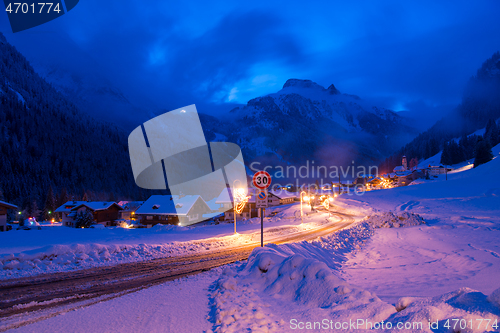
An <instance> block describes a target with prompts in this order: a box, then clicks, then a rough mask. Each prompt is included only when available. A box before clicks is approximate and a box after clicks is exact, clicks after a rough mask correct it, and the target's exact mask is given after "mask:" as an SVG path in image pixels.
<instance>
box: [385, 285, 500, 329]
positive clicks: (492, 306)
mask: <svg viewBox="0 0 500 333" xmlns="http://www.w3.org/2000/svg"><path fill="white" fill-rule="evenodd" d="M499 295H500V289H497V290H496V291H495V292H493V294H491V295H490V296H489V297H486V295H484V294H483V293H480V292H478V291H475V290H472V289H469V288H461V289H459V290H456V291H453V292H450V293H446V294H444V295H440V296H437V297H432V298H422V299H418V298H411V297H404V298H401V299H400V300H399V301H398V302H397V304H396V309H397V310H398V311H399V312H398V313H396V314H393V315H392V316H391V317H389V318H388V319H387V320H386V321H388V322H391V323H393V325H394V326H396V325H397V323H398V322H408V323H412V329H409V330H407V332H433V331H434V332H435V331H438V332H456V333H458V332H460V333H463V332H489V331H498V329H499V328H500V317H499V315H500V307H499V304H498V296H499ZM416 323H421V326H420V327H421V329H417V327H418V326H417V325H418V324H416Z"/></svg>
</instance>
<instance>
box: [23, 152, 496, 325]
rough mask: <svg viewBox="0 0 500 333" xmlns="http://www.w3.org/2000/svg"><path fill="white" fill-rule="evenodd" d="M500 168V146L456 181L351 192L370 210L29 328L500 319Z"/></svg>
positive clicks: (349, 202) (343, 200) (350, 203)
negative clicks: (324, 230) (329, 230)
mask: <svg viewBox="0 0 500 333" xmlns="http://www.w3.org/2000/svg"><path fill="white" fill-rule="evenodd" d="M499 176H500V159H499V158H496V159H495V160H493V161H491V162H489V163H487V164H485V165H482V166H479V167H478V168H476V169H471V170H465V171H463V172H460V173H454V174H449V175H448V181H446V180H444V176H441V177H440V178H439V179H437V180H436V181H432V182H426V183H422V184H419V185H415V186H407V187H401V188H394V189H390V190H380V191H371V192H368V193H366V194H364V195H362V196H355V195H353V196H347V195H345V196H342V197H340V198H338V200H337V202H336V204H337V205H339V206H341V207H343V209H344V211H346V212H353V213H356V214H358V215H367V216H370V217H369V218H368V219H366V220H365V221H363V222H360V223H357V224H355V225H352V226H351V227H349V228H348V229H344V230H341V231H339V232H337V233H334V234H332V235H330V236H328V237H323V238H321V239H318V240H316V241H312V242H301V243H294V244H285V245H268V246H266V247H264V248H257V249H255V250H254V251H253V253H252V255H251V256H250V258H249V260H248V261H247V262H243V263H239V264H233V265H229V266H227V267H225V268H219V269H216V270H213V271H211V272H208V273H204V274H203V275H199V276H195V277H190V278H185V279H182V280H179V281H174V282H169V283H166V284H164V285H161V286H156V287H152V288H150V289H145V290H141V291H139V292H136V293H133V294H130V295H127V296H123V297H119V298H116V299H113V300H109V301H106V302H103V303H100V304H97V305H92V306H90V307H88V308H84V309H80V310H78V311H71V312H68V313H66V314H65V315H64V316H57V317H54V318H51V319H48V320H46V321H42V322H38V323H35V324H32V325H28V326H25V327H22V328H20V329H19V331H23V332H49V331H50V332H62V331H66V330H74V331H78V330H80V331H92V330H96V329H100V328H102V329H100V330H101V331H111V330H113V331H114V330H116V329H115V328H116V327H119V328H120V329H119V330H120V331H122V332H132V331H134V332H137V331H161V332H174V331H175V332H192V331H202V332H203V331H204V332H212V331H216V332H250V331H252V332H288V331H290V332H296V331H322V330H323V331H333V330H339V331H345V332H357V331H363V330H366V329H370V328H374V329H376V330H377V331H384V332H393V331H404V332H484V331H500V326H499V325H500V322H499V321H500V242H499V239H500V177H499ZM290 209H292V208H290ZM293 214H294V213H292V212H291V211H290V212H283V213H282V215H281V216H280V219H281V221H282V222H277V223H286V222H283V221H287V219H286V218H287V217H291V216H293ZM289 220H290V221H292V220H293V218H291V219H289ZM251 226H255V225H254V224H251V223H249V224H246V225H244V226H242V228H245V227H249V228H251ZM257 226H258V225H257ZM229 227H232V226H229ZM200 230H201V229H200ZM228 232H229V231H228ZM181 288H182V290H183V291H181ZM171 299H181V300H182V302H179V303H181V304H179V306H171ZM151 304H152V305H153V310H151V309H150V308H151ZM130 308H133V309H134V310H130ZM145 308H147V309H148V310H147V311H144V309H145ZM105 309H111V311H110V313H109V314H107V313H106V314H104V313H103V312H104V310H105ZM118 309H124V310H123V311H124V313H125V315H120V314H117V315H116V316H114V315H113V314H114V313H118V312H119V310H118ZM120 318H122V319H120ZM110 321H112V322H113V323H114V324H115V325H118V326H115V325H109V322H110ZM71 325H76V326H75V327H78V328H76V329H70V328H71V327H72V326H71Z"/></svg>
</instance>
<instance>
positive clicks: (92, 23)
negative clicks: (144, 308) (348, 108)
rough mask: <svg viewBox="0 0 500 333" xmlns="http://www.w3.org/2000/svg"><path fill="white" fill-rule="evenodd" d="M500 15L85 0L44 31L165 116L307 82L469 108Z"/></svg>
mask: <svg viewBox="0 0 500 333" xmlns="http://www.w3.org/2000/svg"><path fill="white" fill-rule="evenodd" d="M499 9H500V2H498V1H481V2H475V3H473V2H466V1H458V2H457V1H453V2H452V1H439V2H436V1H419V2H412V3H410V2H404V1H400V0H387V1H371V2H369V1H366V2H315V1H310V2H307V3H304V2H294V1H278V2H272V3H271V2H269V1H255V2H252V3H239V2H229V1H223V0H215V1H211V2H196V1H193V2H178V3H172V2H165V1H148V2H132V1H125V2H124V1H115V0H110V1H104V2H103V1H97V0H86V1H81V2H80V3H79V4H78V6H77V7H75V9H74V10H72V11H71V12H70V13H68V14H67V15H64V16H63V17H61V18H60V19H57V20H54V21H52V22H50V23H48V24H46V25H44V26H40V27H38V28H35V29H34V31H36V29H38V31H48V32H50V31H63V32H65V33H67V34H68V35H69V36H70V37H71V38H72V39H73V40H74V41H75V43H77V44H78V45H79V47H81V48H82V49H83V50H84V51H85V52H86V53H87V54H89V55H90V56H92V57H93V58H94V59H95V60H96V61H97V62H99V63H100V65H101V67H103V68H104V70H105V71H107V72H108V74H109V77H110V78H111V79H112V80H114V82H115V83H116V84H117V85H120V86H121V88H122V90H124V91H125V92H126V93H127V94H129V95H131V96H132V97H134V96H135V101H136V102H137V101H138V102H140V101H141V98H148V99H151V100H152V101H153V102H155V103H156V104H157V105H158V106H159V107H161V108H166V109H169V108H176V107H180V106H183V105H187V104H192V103H196V104H197V105H203V106H204V107H205V108H206V110H210V112H215V111H214V110H215V109H217V108H221V109H224V108H226V109H227V108H228V107H230V106H231V105H227V104H224V103H225V102H226V101H227V100H228V97H229V94H230V92H231V90H232V89H236V91H239V92H240V94H239V95H235V96H236V97H234V98H235V100H233V101H236V102H240V103H242V102H246V99H249V98H251V97H256V96H258V95H262V94H264V93H271V92H274V91H276V90H277V89H279V87H280V86H281V85H282V84H283V83H284V82H285V81H286V79H288V78H290V77H303V78H307V79H311V80H314V81H316V82H318V83H320V84H322V85H325V86H328V85H329V84H331V83H334V84H335V85H336V86H337V87H338V88H339V89H340V90H341V91H343V92H348V93H352V94H357V95H359V96H361V97H364V98H369V99H370V98H371V99H373V100H378V101H380V102H381V103H382V104H383V106H386V107H391V108H400V109H404V108H405V107H407V106H410V105H412V104H411V103H412V102H415V101H424V102H425V103H426V104H428V105H439V104H446V105H448V104H450V103H458V102H459V100H460V95H461V92H462V90H463V88H464V86H465V84H466V82H467V80H468V78H469V77H470V76H471V75H473V74H474V73H475V71H476V69H477V68H478V67H479V66H480V65H481V63H482V62H483V61H484V60H486V59H487V58H488V57H490V56H491V55H492V54H493V53H494V52H495V51H497V50H498V49H500V35H499V34H498V31H500V20H498V12H499ZM3 23H4V22H3ZM3 23H2V25H0V27H1V28H2V29H4V28H5V24H3ZM256 77H266V78H267V79H260V80H256V79H255V78H256ZM266 80H267V81H266Z"/></svg>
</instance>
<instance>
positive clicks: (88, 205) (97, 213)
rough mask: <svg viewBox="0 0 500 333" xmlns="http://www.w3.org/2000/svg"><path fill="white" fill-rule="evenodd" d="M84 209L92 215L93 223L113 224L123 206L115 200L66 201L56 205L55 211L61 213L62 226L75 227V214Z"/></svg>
mask: <svg viewBox="0 0 500 333" xmlns="http://www.w3.org/2000/svg"><path fill="white" fill-rule="evenodd" d="M86 210H88V211H90V212H91V213H92V215H93V216H94V223H97V224H102V225H104V226H113V225H115V221H116V220H118V218H119V212H120V211H121V210H123V208H122V207H121V206H120V205H118V204H117V203H116V202H111V201H68V202H66V203H65V204H64V205H62V206H61V207H58V208H57V209H56V210H55V212H56V213H61V214H62V225H63V226H67V227H75V226H76V219H75V218H76V215H77V214H78V213H79V212H84V211H86Z"/></svg>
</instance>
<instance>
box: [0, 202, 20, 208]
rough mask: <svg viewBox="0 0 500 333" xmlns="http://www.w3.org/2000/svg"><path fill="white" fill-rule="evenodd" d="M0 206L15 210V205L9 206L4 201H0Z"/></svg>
mask: <svg viewBox="0 0 500 333" xmlns="http://www.w3.org/2000/svg"><path fill="white" fill-rule="evenodd" d="M0 206H5V207H7V208H9V209H17V206H16V205H13V204H10V203H8V202H5V201H0Z"/></svg>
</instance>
